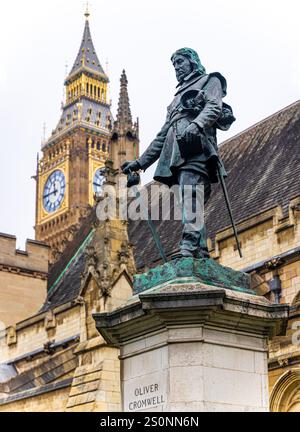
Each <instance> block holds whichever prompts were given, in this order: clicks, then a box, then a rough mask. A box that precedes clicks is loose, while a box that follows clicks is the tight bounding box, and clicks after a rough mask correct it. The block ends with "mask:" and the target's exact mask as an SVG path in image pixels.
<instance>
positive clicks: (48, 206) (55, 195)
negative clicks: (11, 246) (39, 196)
mask: <svg viewBox="0 0 300 432" xmlns="http://www.w3.org/2000/svg"><path fill="white" fill-rule="evenodd" d="M65 192H66V179H65V175H64V173H63V172H62V171H60V170H56V171H54V172H53V173H52V174H51V175H50V176H49V177H48V180H47V181H46V184H45V187H44V194H43V203H44V209H45V210H46V211H47V212H48V213H53V212H55V211H56V210H57V209H59V207H60V206H61V204H62V202H63V199H64V196H65Z"/></svg>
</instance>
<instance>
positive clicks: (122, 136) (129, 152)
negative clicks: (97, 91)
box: [111, 70, 139, 169]
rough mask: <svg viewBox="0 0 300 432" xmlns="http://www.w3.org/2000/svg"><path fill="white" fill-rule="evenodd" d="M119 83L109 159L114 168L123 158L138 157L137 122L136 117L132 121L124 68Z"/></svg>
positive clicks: (118, 165) (117, 166) (131, 158)
mask: <svg viewBox="0 0 300 432" xmlns="http://www.w3.org/2000/svg"><path fill="white" fill-rule="evenodd" d="M120 83H121V87H120V96H119V103H118V112H117V120H116V121H115V123H114V127H113V132H112V138H111V159H112V161H113V164H114V168H116V169H117V168H119V167H120V165H121V164H122V163H123V162H124V161H125V160H133V159H137V158H138V157H139V122H138V119H137V120H136V123H135V124H133V122H132V116H131V110H130V103H129V97H128V88H127V85H128V80H127V76H126V72H125V70H123V72H122V75H121V79H120Z"/></svg>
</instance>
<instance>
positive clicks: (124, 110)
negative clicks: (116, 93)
mask: <svg viewBox="0 0 300 432" xmlns="http://www.w3.org/2000/svg"><path fill="white" fill-rule="evenodd" d="M120 82H121V88H120V97H119V105H118V114H117V123H118V125H121V124H122V125H124V126H128V127H131V126H132V117H131V111H130V103H129V97H128V89H127V84H128V81H127V76H126V72H125V70H123V72H122V75H121V79H120Z"/></svg>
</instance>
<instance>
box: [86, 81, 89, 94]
mask: <svg viewBox="0 0 300 432" xmlns="http://www.w3.org/2000/svg"><path fill="white" fill-rule="evenodd" d="M86 92H87V93H88V92H89V85H88V83H86Z"/></svg>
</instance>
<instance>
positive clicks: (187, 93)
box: [121, 48, 235, 258]
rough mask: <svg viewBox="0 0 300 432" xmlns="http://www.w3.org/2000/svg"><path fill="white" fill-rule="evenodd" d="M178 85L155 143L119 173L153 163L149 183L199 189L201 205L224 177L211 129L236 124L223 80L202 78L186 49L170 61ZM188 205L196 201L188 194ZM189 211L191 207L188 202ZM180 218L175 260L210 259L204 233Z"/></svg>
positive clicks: (211, 76)
mask: <svg viewBox="0 0 300 432" xmlns="http://www.w3.org/2000/svg"><path fill="white" fill-rule="evenodd" d="M171 61H172V63H173V66H174V68H175V73H176V78H177V80H178V85H177V91H176V93H175V98H174V100H173V102H172V103H171V104H170V105H169V107H168V112H167V118H166V122H165V124H164V125H163V127H162V129H161V131H160V132H159V133H158V135H157V136H156V138H155V139H154V141H152V143H151V144H150V145H149V147H148V148H147V150H146V151H145V152H144V153H143V154H142V156H140V157H139V158H138V159H137V160H135V161H132V162H125V163H124V164H123V165H122V167H121V169H122V171H123V172H124V173H125V174H128V173H129V172H130V171H138V170H140V169H143V170H146V169H147V168H148V167H149V166H150V165H152V164H153V163H154V162H155V161H156V160H157V159H159V161H158V165H157V168H156V171H155V174H154V180H157V181H159V182H161V183H164V184H166V185H168V186H169V187H171V186H173V185H175V184H179V186H180V189H181V190H183V189H184V187H185V186H187V185H189V186H191V187H192V188H194V189H195V190H196V187H197V185H202V186H203V189H204V203H206V202H207V201H208V199H209V197H210V193H211V183H216V182H217V181H218V176H217V173H219V174H220V175H223V176H226V172H225V169H224V167H223V164H222V161H221V159H220V157H219V155H218V146H217V139H216V129H217V128H219V129H222V130H227V129H229V127H230V126H231V124H232V122H233V121H234V120H235V119H234V117H233V115H232V110H231V108H230V106H228V105H226V104H224V103H223V102H222V98H223V97H224V96H225V95H226V87H227V85H226V80H225V78H224V77H223V76H222V75H221V74H220V73H217V72H215V73H211V74H206V71H205V68H204V67H203V66H202V64H201V62H200V59H199V56H198V54H197V53H196V52H195V51H194V50H193V49H191V48H182V49H179V50H177V51H176V52H175V53H174V54H173V55H172V57H171ZM192 197H193V198H192V200H196V193H193V195H192ZM192 205H193V206H194V202H193V201H192ZM188 222H189V221H187V220H185V219H184V218H183V232H182V239H181V242H180V253H179V255H177V256H180V257H194V258H209V253H208V248H207V241H206V229H205V225H202V228H201V229H198V230H192V231H191V230H190V229H189V228H188Z"/></svg>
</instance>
